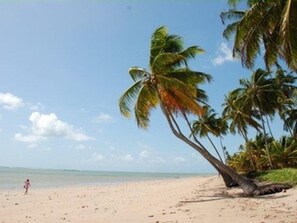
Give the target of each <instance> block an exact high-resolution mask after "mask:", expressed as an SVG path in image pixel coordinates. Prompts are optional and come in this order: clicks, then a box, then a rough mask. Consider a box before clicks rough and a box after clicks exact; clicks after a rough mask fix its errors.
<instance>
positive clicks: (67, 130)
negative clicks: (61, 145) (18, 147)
mask: <svg viewBox="0 0 297 223" xmlns="http://www.w3.org/2000/svg"><path fill="white" fill-rule="evenodd" d="M29 120H30V121H31V123H32V126H31V129H30V131H32V133H31V134H29V135H22V134H21V133H17V134H16V135H15V139H16V140H18V141H22V142H27V143H34V142H38V141H40V140H43V139H47V138H48V137H61V138H66V139H70V140H75V141H87V140H91V139H92V138H91V137H89V136H87V135H85V134H84V133H82V132H81V131H80V130H78V129H75V128H74V127H73V126H72V125H69V124H68V123H66V122H63V121H61V120H59V119H58V117H57V116H56V115H55V114H54V113H50V114H40V113H39V112H33V113H32V114H31V116H30V118H29Z"/></svg>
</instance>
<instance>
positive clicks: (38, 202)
mask: <svg viewBox="0 0 297 223" xmlns="http://www.w3.org/2000/svg"><path fill="white" fill-rule="evenodd" d="M240 194H241V190H240V189H227V188H225V187H224V184H223V181H222V179H221V178H219V177H217V176H211V177H209V176H207V177H204V176H202V177H189V178H180V179H166V180H153V181H140V182H125V183H121V184H118V185H100V186H81V187H77V186H74V187H63V188H52V189H49V188H42V189H40V188H39V189H34V187H32V188H30V190H29V195H24V194H23V190H20V191H7V190H2V189H1V190H0V216H1V221H0V223H15V222H28V223H29V222H30V223H31V222H32V223H34V222H36V223H37V222H43V223H51V222H73V223H81V222H82V223H87V222H88V223H98V222H99V223H101V222H102V223H108V222H110V223H122V222H127V223H130V222H131V223H134V222H135V223H142V222H148V223H163V222H164V223H165V222H167V223H169V222H174V223H175V222H179V223H190V222H198V221H199V222H206V223H208V222H237V221H239V222H241V223H245V222H246V223H249V222H267V223H268V222H275V223H276V222H285V223H296V222H297V190H296V188H293V189H290V190H287V192H286V193H278V194H273V195H267V196H263V197H259V198H245V197H240Z"/></svg>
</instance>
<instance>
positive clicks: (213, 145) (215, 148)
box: [206, 135, 224, 163]
mask: <svg viewBox="0 0 297 223" xmlns="http://www.w3.org/2000/svg"><path fill="white" fill-rule="evenodd" d="M206 137H207V138H208V140H209V142H210V143H211V145H212V147H213V148H214V150H215V151H216V153H217V155H218V157H219V159H220V161H221V162H222V163H224V161H223V160H222V157H221V155H220V154H219V151H218V150H217V147H216V146H215V144H213V142H212V140H211V138H209V136H208V135H206Z"/></svg>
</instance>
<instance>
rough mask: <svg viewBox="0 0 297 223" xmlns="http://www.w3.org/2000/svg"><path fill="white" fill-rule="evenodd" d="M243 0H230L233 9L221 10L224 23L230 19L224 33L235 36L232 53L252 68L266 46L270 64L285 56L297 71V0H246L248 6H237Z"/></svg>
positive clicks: (267, 61)
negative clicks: (239, 8)
mask: <svg viewBox="0 0 297 223" xmlns="http://www.w3.org/2000/svg"><path fill="white" fill-rule="evenodd" d="M239 2H240V0H229V5H230V6H231V9H230V10H229V11H227V12H222V13H221V18H222V21H223V23H225V22H226V21H230V24H229V25H228V26H227V27H226V29H225V31H224V33H223V35H224V36H225V37H226V38H227V39H228V38H230V36H231V35H232V34H235V37H234V46H233V55H234V56H239V57H240V58H241V61H242V63H243V65H244V66H246V67H247V68H251V67H252V66H253V65H254V61H255V58H256V56H257V54H258V53H260V51H261V48H262V47H263V48H264V61H265V64H266V66H267V67H268V68H270V67H271V66H272V65H274V64H276V63H277V59H278V58H281V59H283V60H284V61H285V62H286V63H287V65H288V67H289V68H290V69H292V70H294V71H297V38H296V36H297V13H296V12H297V0H274V1H271V0H259V1H255V0H247V1H246V2H247V9H246V10H237V9H236V6H237V5H238V3H239Z"/></svg>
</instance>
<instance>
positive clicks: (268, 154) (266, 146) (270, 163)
mask: <svg viewBox="0 0 297 223" xmlns="http://www.w3.org/2000/svg"><path fill="white" fill-rule="evenodd" d="M260 114H261V116H262V117H261V121H262V128H263V133H264V137H265V138H264V139H265V150H266V153H267V157H268V162H269V166H270V168H271V169H273V164H272V160H271V155H270V151H269V148H268V143H267V133H266V128H265V121H264V119H263V113H262V111H261V110H260Z"/></svg>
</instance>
